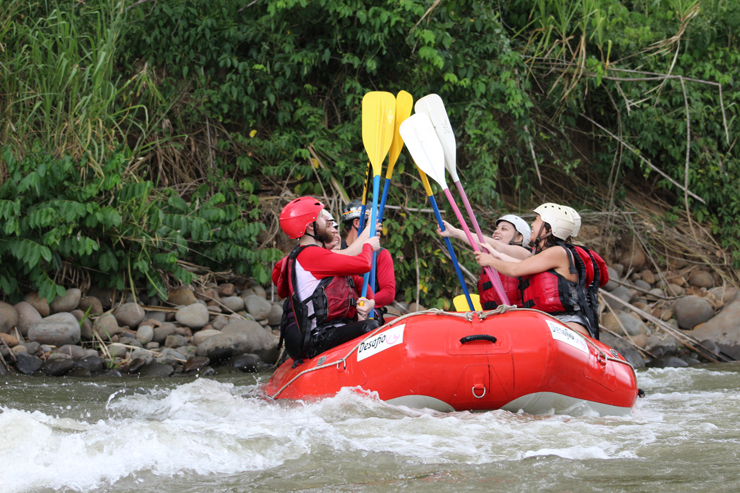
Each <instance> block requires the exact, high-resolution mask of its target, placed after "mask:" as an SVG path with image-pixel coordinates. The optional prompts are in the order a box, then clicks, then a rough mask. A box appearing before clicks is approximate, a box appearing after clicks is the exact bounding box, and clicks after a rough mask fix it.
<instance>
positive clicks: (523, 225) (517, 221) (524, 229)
mask: <svg viewBox="0 0 740 493" xmlns="http://www.w3.org/2000/svg"><path fill="white" fill-rule="evenodd" d="M501 221H506V222H507V223H511V224H512V225H513V226H514V229H516V232H517V233H519V234H520V235H522V246H523V247H525V246H527V245H529V239H530V237H531V236H532V228H530V227H529V224H527V221H525V220H524V219H522V218H521V217H519V216H515V215H514V214H506V215H505V216H501V217H499V218H498V219H496V226H498V223H500V222H501Z"/></svg>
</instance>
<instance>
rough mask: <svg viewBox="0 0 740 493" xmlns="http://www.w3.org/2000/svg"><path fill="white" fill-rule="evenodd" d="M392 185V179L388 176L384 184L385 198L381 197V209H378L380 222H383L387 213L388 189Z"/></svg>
mask: <svg viewBox="0 0 740 493" xmlns="http://www.w3.org/2000/svg"><path fill="white" fill-rule="evenodd" d="M390 187H391V179H390V178H386V179H385V183H384V184H383V198H382V199H380V209H378V222H379V223H382V222H383V215H384V214H385V202H386V200H388V189H389V188H390Z"/></svg>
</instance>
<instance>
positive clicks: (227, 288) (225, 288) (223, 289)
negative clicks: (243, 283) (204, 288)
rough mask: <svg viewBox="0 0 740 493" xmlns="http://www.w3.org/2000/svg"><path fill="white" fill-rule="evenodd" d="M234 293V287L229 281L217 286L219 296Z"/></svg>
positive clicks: (224, 296)
mask: <svg viewBox="0 0 740 493" xmlns="http://www.w3.org/2000/svg"><path fill="white" fill-rule="evenodd" d="M234 294H236V287H235V286H234V285H233V284H231V283H230V282H225V283H223V284H221V285H219V287H218V295H219V296H220V297H221V298H227V297H229V296H234Z"/></svg>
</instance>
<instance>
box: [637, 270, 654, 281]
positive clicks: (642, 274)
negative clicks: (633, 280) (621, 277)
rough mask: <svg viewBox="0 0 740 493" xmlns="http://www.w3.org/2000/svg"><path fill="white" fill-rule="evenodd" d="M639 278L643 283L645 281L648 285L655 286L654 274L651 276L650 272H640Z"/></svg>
mask: <svg viewBox="0 0 740 493" xmlns="http://www.w3.org/2000/svg"><path fill="white" fill-rule="evenodd" d="M640 277H641V278H642V280H643V281H645V282H646V283H648V284H655V274H653V273H652V272H651V271H649V270H647V269H645V270H644V271H642V272H640Z"/></svg>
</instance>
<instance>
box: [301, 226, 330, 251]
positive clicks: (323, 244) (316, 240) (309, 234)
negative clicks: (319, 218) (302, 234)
mask: <svg viewBox="0 0 740 493" xmlns="http://www.w3.org/2000/svg"><path fill="white" fill-rule="evenodd" d="M311 224H313V232H314V233H315V232H316V230H317V229H318V226H317V224H316V221H314V222H313V223H311ZM307 229H308V228H307ZM306 236H310V237H311V238H313V239H314V241H315V242H317V243H321V248H326V243H324V242H323V241H322V240H320V239H318V238H316V236H314V235H312V234H311V233H309V232H308V230H306Z"/></svg>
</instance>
